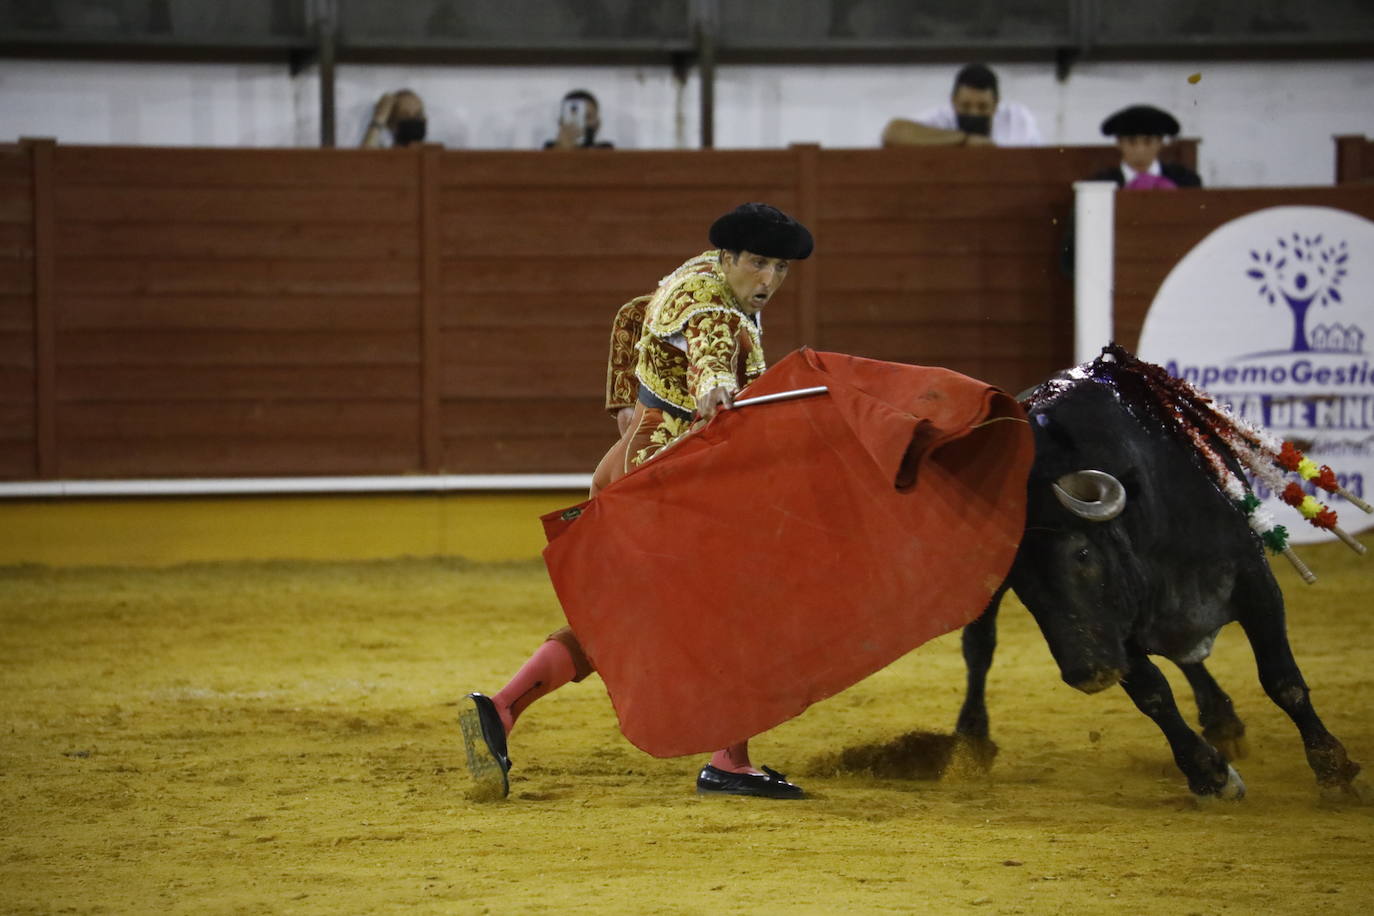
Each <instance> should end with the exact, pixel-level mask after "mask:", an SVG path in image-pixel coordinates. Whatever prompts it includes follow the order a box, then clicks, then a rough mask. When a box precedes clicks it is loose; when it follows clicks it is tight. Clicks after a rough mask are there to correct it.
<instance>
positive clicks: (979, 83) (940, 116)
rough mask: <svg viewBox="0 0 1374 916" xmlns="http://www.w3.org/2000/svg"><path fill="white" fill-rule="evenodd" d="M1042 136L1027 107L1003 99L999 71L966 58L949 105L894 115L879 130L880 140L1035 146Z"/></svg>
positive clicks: (903, 143)
mask: <svg viewBox="0 0 1374 916" xmlns="http://www.w3.org/2000/svg"><path fill="white" fill-rule="evenodd" d="M1043 142H1044V141H1043V139H1042V138H1041V136H1040V128H1039V127H1038V126H1037V125H1036V123H1035V116H1034V115H1033V114H1031V113H1030V109H1028V108H1026V106H1025V105H1021V104H1019V103H1017V102H1003V101H1002V100H1001V97H1000V95H999V93H998V89H997V74H995V73H993V72H992V70H991V69H990V68H989V67H987V66H986V65H984V64H969V65H967V66H966V67H964V68H963V69H962V70H960V71H959V73H958V75H957V76H955V78H954V90H953V91H952V92H951V93H950V97H949V103H948V104H947V105H941V106H940V107H939V108H934V109H931V110H930V111H927V112H926V113H925V114H923V115H921V116H920V117H919V118H917V119H916V120H915V121H909V120H906V119H905V118H893V119H892V120H891V121H889V122H888V125H887V127H886V129H884V131H883V146H915V145H921V146H986V145H988V144H993V145H996V146H1039V145H1040V144H1041V143H1043Z"/></svg>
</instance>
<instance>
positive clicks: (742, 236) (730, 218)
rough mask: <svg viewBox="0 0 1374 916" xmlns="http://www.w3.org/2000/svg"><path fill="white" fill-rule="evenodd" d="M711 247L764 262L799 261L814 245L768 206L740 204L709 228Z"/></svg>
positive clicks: (798, 225) (798, 227)
mask: <svg viewBox="0 0 1374 916" xmlns="http://www.w3.org/2000/svg"><path fill="white" fill-rule="evenodd" d="M710 237H711V244H712V245H714V246H715V247H716V248H723V249H725V250H727V251H752V252H753V253H754V254H761V255H763V256H764V257H765V258H786V259H787V260H789V261H800V260H803V259H805V258H808V257H810V256H811V249H812V248H813V247H814V245H815V243H814V242H813V241H812V239H811V233H810V231H808V230H807V228H806V227H805V226H803V225H802V224H801V223H799V222H797V221H796V220H794V219H793V218H792V217H790V216H788V215H787V214H786V213H783V212H782V211H781V210H779V209H778V208H777V207H770V206H768V204H757V203H754V204H740V205H739V206H738V207H736V208H735V209H733V210H731V211H730V212H729V213H727V214H725V215H724V216H722V217H721V218H720V219H718V220H716V221H715V222H714V223H712V224H711V234H710Z"/></svg>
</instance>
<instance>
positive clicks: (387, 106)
mask: <svg viewBox="0 0 1374 916" xmlns="http://www.w3.org/2000/svg"><path fill="white" fill-rule="evenodd" d="M426 123H427V122H426V121H425V103H424V102H422V101H420V97H419V96H418V95H416V94H415V93H414V92H412V91H411V90H409V89H399V90H397V91H396V92H388V93H386V94H385V95H383V96H382V97H381V98H380V99H378V100H377V104H376V105H375V106H373V109H372V123H371V124H369V125H368V127H367V133H366V134H364V135H363V142H362V145H363V146H365V147H371V148H374V149H375V148H381V147H384V146H387V145H388V144H387V142H386V138H387V137H390V139H391V143H390V145H391V146H393V147H396V146H410V145H411V144H412V143H420V142H422V141H423V140H424V139H425V127H426Z"/></svg>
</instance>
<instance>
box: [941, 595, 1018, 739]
mask: <svg viewBox="0 0 1374 916" xmlns="http://www.w3.org/2000/svg"><path fill="white" fill-rule="evenodd" d="M1006 593H1007V590H1006V588H1005V587H1003V588H1000V589H998V590H997V593H996V594H994V595H993V596H992V600H991V601H989V602H988V606H987V608H986V609H985V610H984V611H983V615H982V616H981V617H979V618H978V619H977V620H975V621H973V623H970V624H969V625H968V626H966V627H964V633H963V647H964V667H965V668H966V669H967V671H968V683H967V686H966V687H965V689H964V705H963V707H962V708H960V710H959V721H958V723H957V724H956V725H955V726H954V731H955V733H956V734H959V735H963V736H964V737H966V738H970V739H973V740H976V741H986V740H988V703H987V693H986V688H987V683H988V670H989V669H990V668H992V656H993V653H995V652H996V651H997V611H998V608H999V607H1000V606H1001V604H1002V596H1003V595H1005V594H1006Z"/></svg>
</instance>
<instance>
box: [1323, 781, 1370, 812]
mask: <svg viewBox="0 0 1374 916" xmlns="http://www.w3.org/2000/svg"><path fill="white" fill-rule="evenodd" d="M1319 788H1320V790H1321V797H1322V801H1324V802H1327V803H1329V804H1337V805H1374V786H1371V785H1370V784H1369V783H1368V782H1366V781H1365V779H1364V777H1363V776H1357V777H1355V778H1354V779H1352V780H1351V781H1350V782H1343V783H1329V784H1327V785H1323V786H1320V787H1319Z"/></svg>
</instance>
